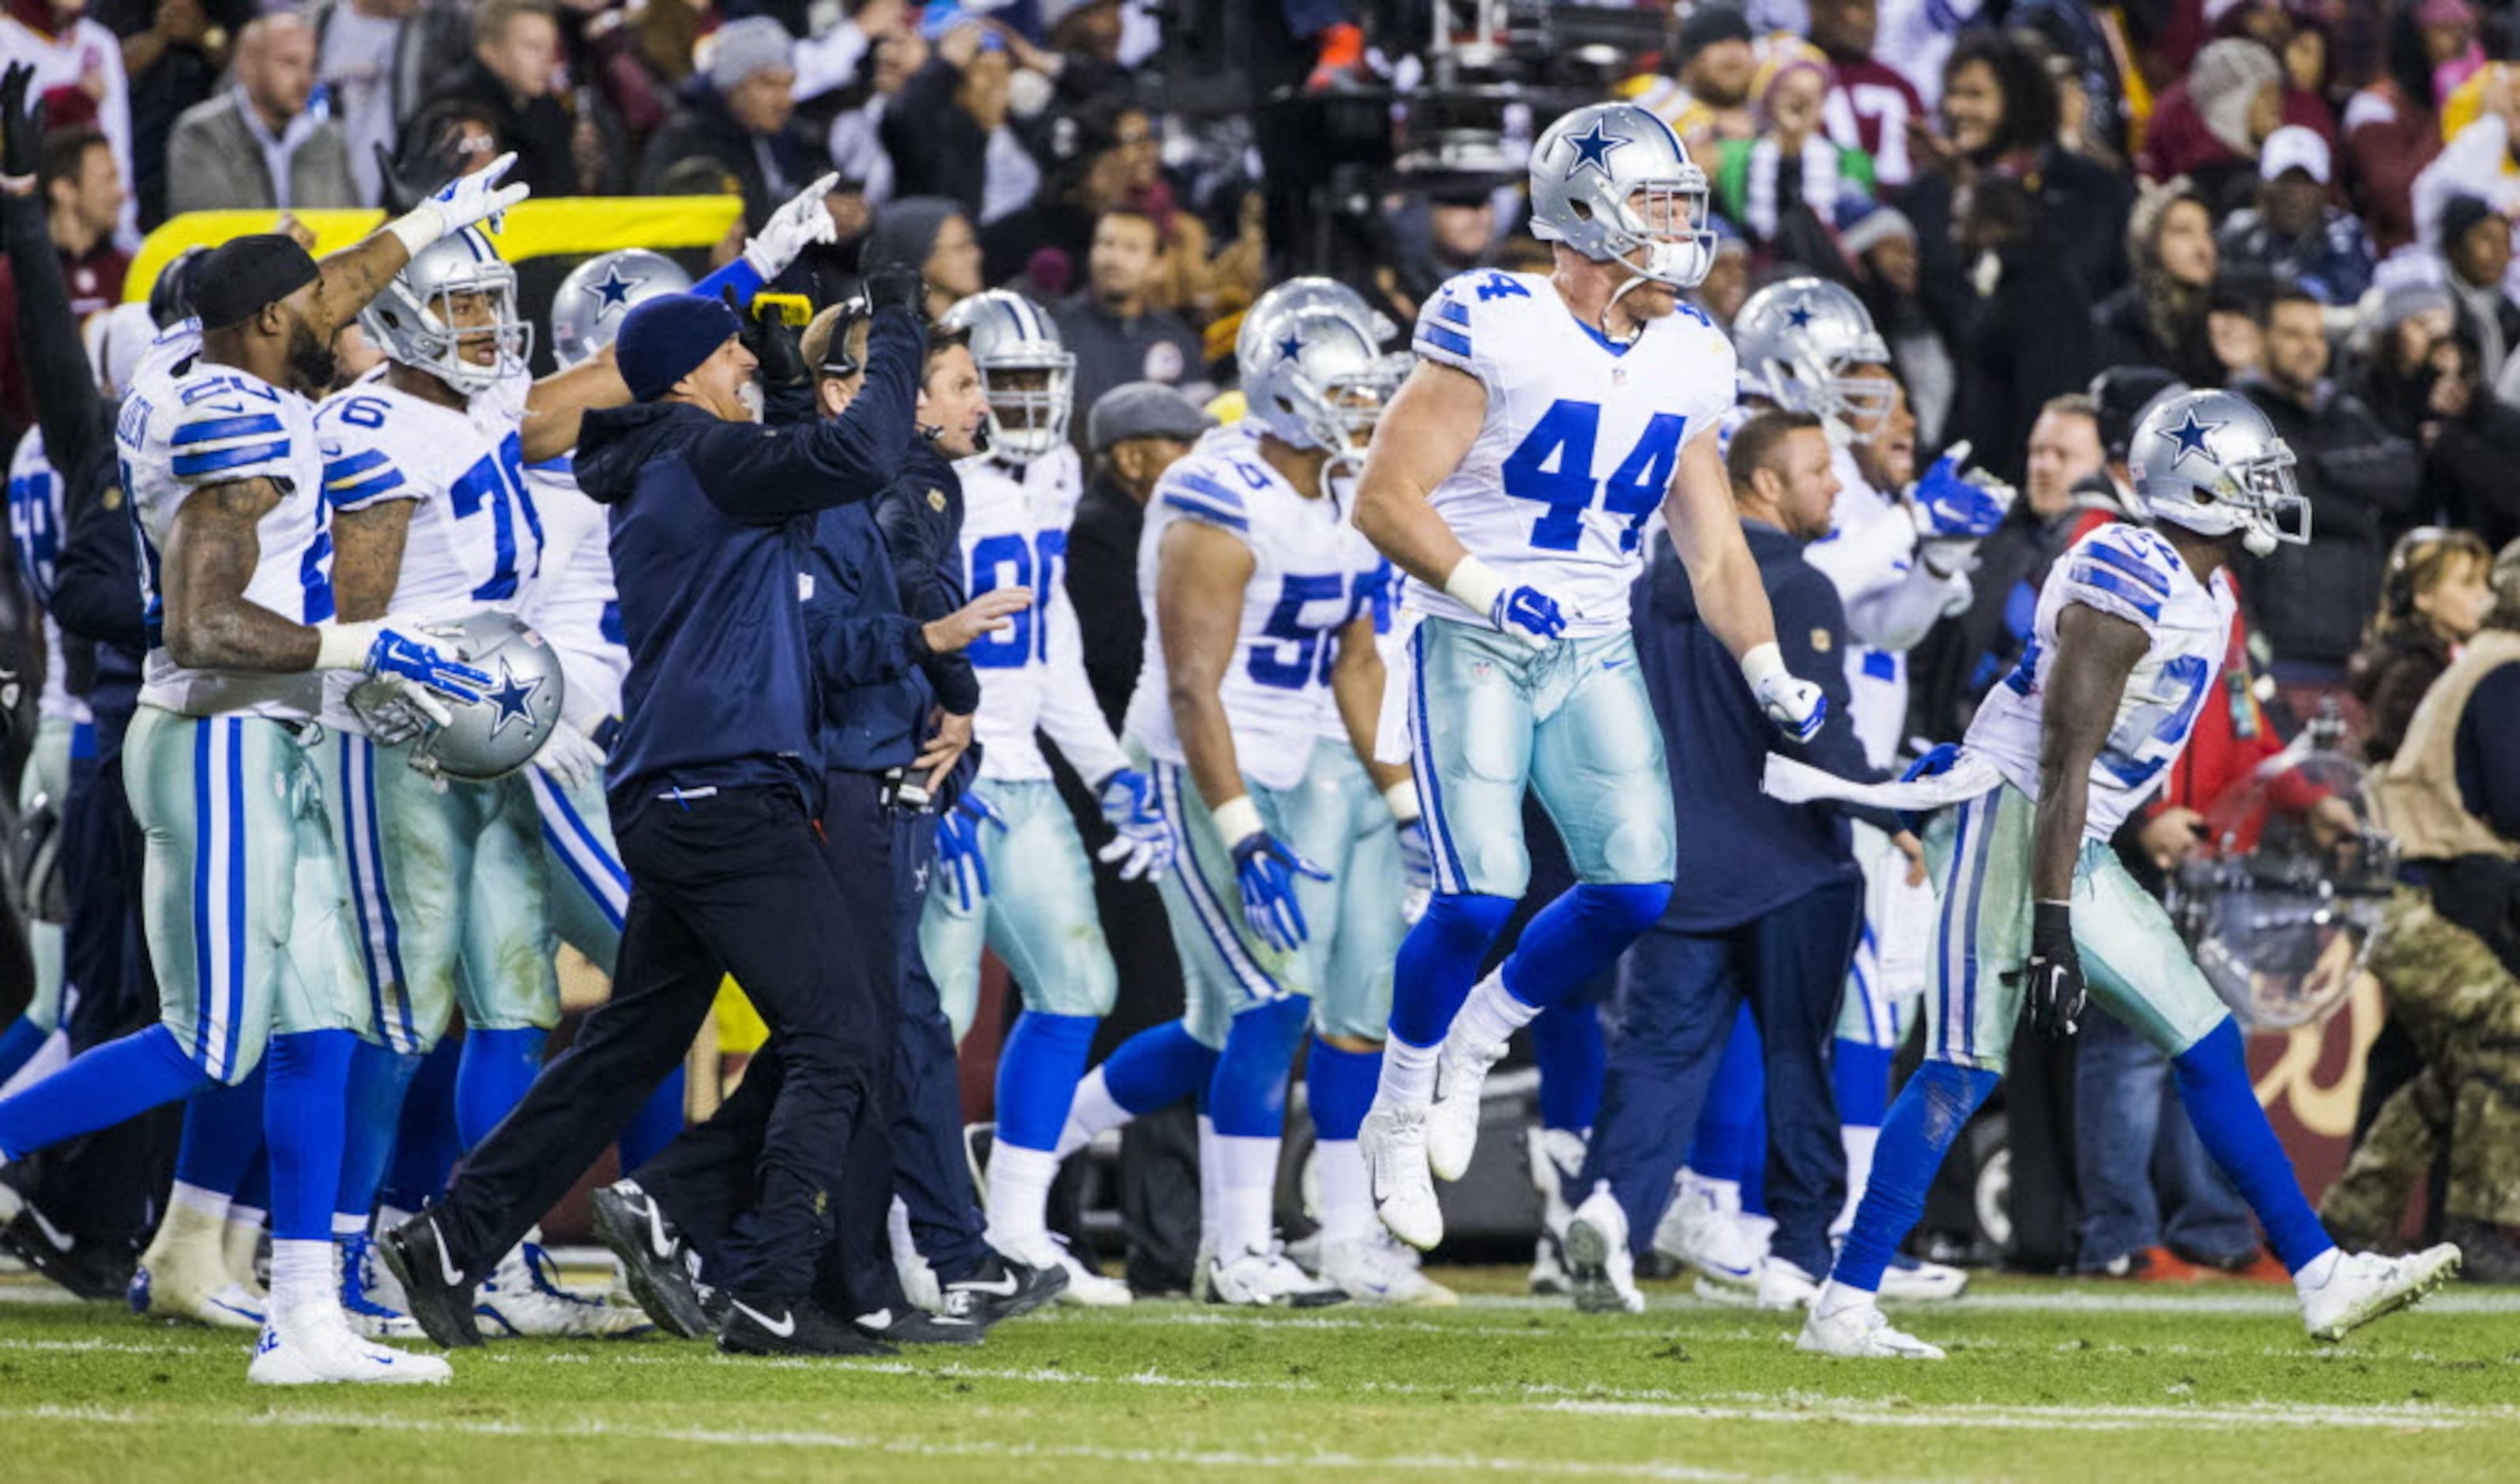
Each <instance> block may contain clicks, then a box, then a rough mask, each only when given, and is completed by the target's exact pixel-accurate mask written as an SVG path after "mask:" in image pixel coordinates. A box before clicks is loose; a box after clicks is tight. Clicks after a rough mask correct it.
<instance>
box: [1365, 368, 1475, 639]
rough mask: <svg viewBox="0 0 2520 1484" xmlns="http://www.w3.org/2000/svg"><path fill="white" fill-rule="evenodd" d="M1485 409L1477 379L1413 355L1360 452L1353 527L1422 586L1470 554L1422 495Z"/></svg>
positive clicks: (1458, 458)
mask: <svg viewBox="0 0 2520 1484" xmlns="http://www.w3.org/2000/svg"><path fill="white" fill-rule="evenodd" d="M1487 408H1488V389H1487V387H1486V386H1484V385H1482V384H1480V382H1479V379H1478V378H1476V377H1474V376H1471V375H1469V374H1468V373H1467V372H1462V371H1456V370H1454V369H1453V368H1452V367H1450V366H1443V365H1438V364H1436V363H1434V362H1432V361H1420V362H1418V367H1417V369H1416V370H1414V371H1412V372H1410V373H1409V380H1408V381H1406V382H1402V383H1401V386H1400V391H1399V394H1398V395H1396V396H1394V397H1393V398H1392V399H1391V405H1390V406H1389V407H1387V408H1385V409H1383V413H1382V420H1381V422H1380V423H1379V424H1378V425H1377V426H1376V427H1375V428H1374V433H1373V447H1372V449H1370V450H1369V451H1368V452H1367V454H1366V457H1365V472H1364V474H1363V475H1362V476H1360V477H1359V479H1358V481H1357V491H1356V528H1357V529H1358V530H1360V531H1362V532H1364V533H1365V539H1367V540H1368V541H1371V542H1373V546H1374V549H1375V550H1376V551H1379V552H1380V553H1382V555H1384V556H1386V557H1388V558H1390V559H1391V561H1392V562H1393V563H1394V564H1395V565H1397V566H1398V567H1399V568H1400V569H1401V570H1402V571H1404V572H1407V573H1408V574H1409V575H1410V576H1412V577H1415V578H1417V579H1418V581H1420V582H1422V583H1425V584H1426V585H1427V586H1428V587H1432V588H1437V589H1441V588H1442V587H1443V586H1444V585H1445V584H1446V583H1447V582H1449V581H1450V580H1451V579H1452V576H1453V571H1454V569H1455V568H1456V567H1459V566H1460V565H1461V564H1462V562H1463V559H1465V558H1467V557H1468V556H1469V554H1470V553H1469V548H1467V547H1465V546H1463V545H1462V538H1461V537H1459V536H1456V535H1454V534H1453V528H1452V527H1451V526H1449V525H1447V524H1445V523H1444V517H1441V516H1439V515H1437V514H1435V508H1434V506H1433V505H1431V504H1429V503H1428V501H1429V498H1430V497H1431V496H1432V495H1433V494H1434V492H1435V486H1436V485H1438V484H1441V483H1443V482H1444V480H1445V479H1446V477H1448V476H1449V475H1450V474H1451V473H1452V472H1453V471H1454V470H1456V469H1458V468H1460V467H1461V464H1462V461H1463V459H1465V458H1467V457H1468V456H1469V452H1470V445H1471V444H1473V443H1475V442H1477V441H1478V436H1479V426H1480V424H1481V423H1482V422H1484V421H1485V420H1486V418H1487ZM1482 611H1484V608H1482Z"/></svg>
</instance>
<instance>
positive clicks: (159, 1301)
mask: <svg viewBox="0 0 2520 1484" xmlns="http://www.w3.org/2000/svg"><path fill="white" fill-rule="evenodd" d="M225 1225H226V1223H224V1222H221V1221H218V1220H216V1219H215V1218H204V1217H203V1216H201V1215H200V1214H199V1213H198V1212H192V1211H188V1210H186V1209H185V1208H184V1207H182V1206H175V1207H173V1208H171V1209H170V1210H169V1211H168V1212H167V1213H166V1219H165V1220H164V1221H162V1222H160V1223H158V1235H157V1236H156V1237H153V1238H152V1239H151V1240H150V1243H149V1250H148V1251H146V1252H144V1253H142V1254H141V1256H140V1265H139V1266H138V1267H136V1268H134V1269H132V1270H131V1283H130V1286H129V1287H127V1288H125V1289H124V1290H123V1297H124V1298H125V1299H126V1300H127V1301H128V1302H129V1303H130V1305H131V1312H132V1313H134V1314H141V1315H146V1316H148V1317H149V1318H151V1319H155V1320H164V1321H169V1322H174V1323H180V1324H193V1325H207V1326H209V1327H211V1328H213V1329H260V1328H261V1327H262V1326H263V1319H264V1310H265V1307H266V1301H265V1299H264V1298H263V1296H262V1294H260V1293H259V1292H256V1291H255V1290H253V1289H251V1288H248V1287H247V1286H245V1285H244V1284H243V1283H240V1282H237V1281H236V1279H235V1276H234V1275H233V1274H232V1273H231V1272H230V1271H229V1269H228V1263H227V1255H226V1252H225V1250H224V1249H223V1248H222V1247H221V1245H220V1242H219V1238H220V1236H221V1235H222V1233H221V1229H222V1228H223V1227H224V1226H225Z"/></svg>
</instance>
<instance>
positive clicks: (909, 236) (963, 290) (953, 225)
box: [858, 196, 982, 320]
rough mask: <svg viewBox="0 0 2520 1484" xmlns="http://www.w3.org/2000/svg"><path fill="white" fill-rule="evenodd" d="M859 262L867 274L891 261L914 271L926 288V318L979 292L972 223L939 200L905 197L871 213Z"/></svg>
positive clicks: (977, 244) (955, 207) (959, 210)
mask: <svg viewBox="0 0 2520 1484" xmlns="http://www.w3.org/2000/svg"><path fill="white" fill-rule="evenodd" d="M858 262H859V265H860V266H861V267H862V268H863V269H864V270H865V271H867V272H869V273H873V272H874V271H875V270H877V268H881V267H884V266H885V265H887V264H892V263H898V264H900V265H902V266H903V267H906V268H916V269H918V270H919V277H920V279H921V280H922V282H924V283H925V284H926V286H927V305H926V308H927V317H928V318H929V319H931V320H934V319H939V318H941V317H943V315H944V313H945V311H946V310H948V309H951V308H953V307H954V304H955V302H956V301H957V300H959V299H963V298H967V297H969V296H970V295H971V294H974V293H977V292H980V290H981V288H982V283H981V279H980V240H979V238H978V236H977V235H976V234H974V233H973V232H972V230H971V219H970V218H969V217H968V216H966V215H964V214H963V208H962V207H961V206H958V205H956V204H955V203H954V202H950V201H947V200H945V199H944V198H943V197H941V196H909V197H904V198H902V199H901V200H899V201H896V202H889V203H887V204H886V205H885V206H884V207H883V208H882V209H881V210H879V211H877V212H876V216H875V226H874V228H873V229H871V230H870V231H869V232H868V233H867V238H866V246H865V247H861V248H860V249H859V252H858Z"/></svg>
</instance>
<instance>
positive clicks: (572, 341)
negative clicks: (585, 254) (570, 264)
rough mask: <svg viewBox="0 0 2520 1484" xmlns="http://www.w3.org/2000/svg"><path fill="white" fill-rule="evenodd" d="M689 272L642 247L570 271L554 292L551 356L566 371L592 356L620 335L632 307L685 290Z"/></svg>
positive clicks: (600, 257) (607, 254)
mask: <svg viewBox="0 0 2520 1484" xmlns="http://www.w3.org/2000/svg"><path fill="white" fill-rule="evenodd" d="M691 289H692V276H691V275H690V274H688V273H685V272H684V271H683V270H682V269H681V268H679V267H677V266H676V265H675V263H674V260H673V259H672V258H669V257H666V256H664V255H663V254H662V253H656V252H651V251H649V250H647V249H646V248H644V247H623V248H620V249H618V250H616V251H612V252H602V253H598V254H596V255H595V256H593V257H590V258H588V259H587V260H586V261H585V262H582V263H580V264H578V265H577V266H576V267H575V268H573V269H571V270H570V271H569V275H568V277H566V278H564V279H562V280H561V281H560V289H559V291H558V292H555V293H554V294H553V295H552V310H551V336H552V359H553V360H556V361H558V362H559V363H560V364H561V367H562V369H563V370H565V369H566V368H568V367H571V366H575V365H578V364H580V363H582V362H585V361H588V360H591V359H593V358H594V357H595V356H597V355H598V354H601V353H602V352H603V349H604V347H605V346H607V345H609V344H611V343H612V337H614V336H616V335H619V334H620V333H621V322H622V321H623V320H624V319H626V318H628V317H629V314H630V311H631V310H633V309H636V308H638V307H639V306H640V305H641V304H644V303H646V302H647V301H648V300H650V299H652V298H654V297H656V296H657V295H659V294H664V293H689V292H691Z"/></svg>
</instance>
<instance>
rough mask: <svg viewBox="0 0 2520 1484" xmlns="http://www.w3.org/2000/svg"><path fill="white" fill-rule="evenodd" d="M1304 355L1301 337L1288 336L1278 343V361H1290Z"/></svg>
mask: <svg viewBox="0 0 2520 1484" xmlns="http://www.w3.org/2000/svg"><path fill="white" fill-rule="evenodd" d="M1303 353H1304V339H1303V337H1301V336H1297V335H1290V336H1288V337H1285V338H1284V339H1283V340H1280V341H1279V342H1278V359H1280V360H1282V361H1291V360H1293V359H1294V358H1295V357H1297V356H1299V355H1301V354H1303Z"/></svg>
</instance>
